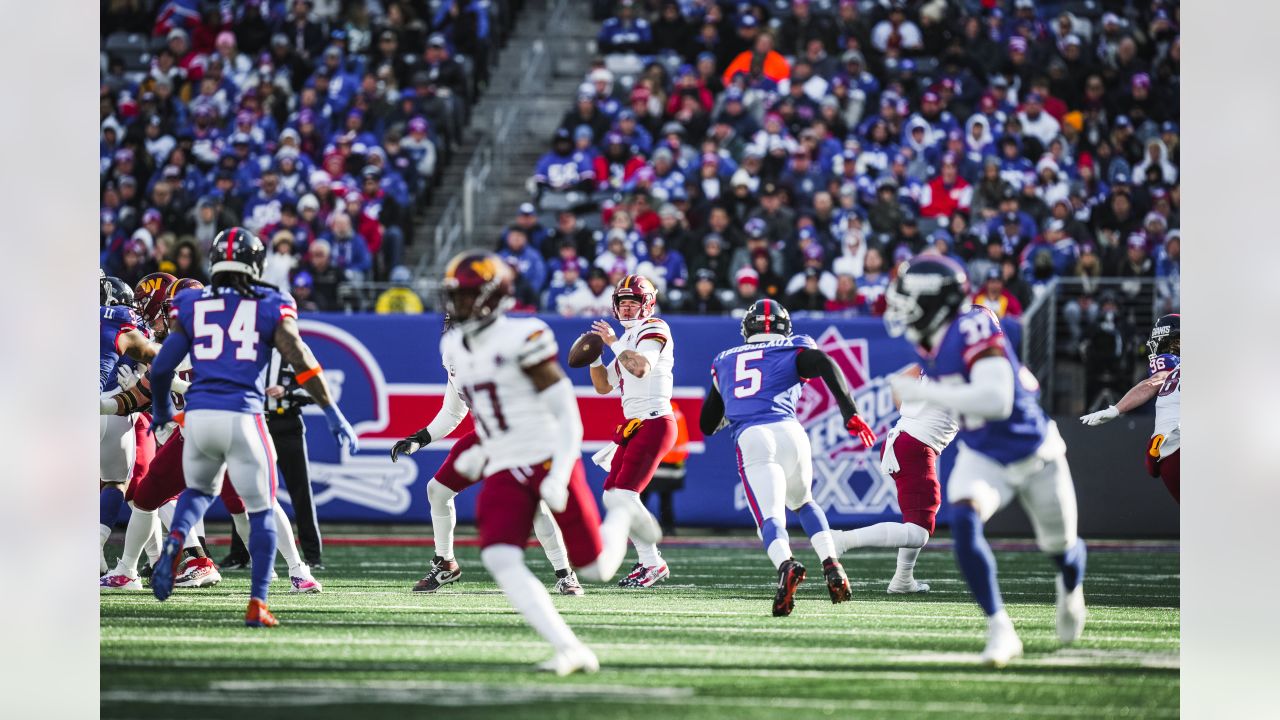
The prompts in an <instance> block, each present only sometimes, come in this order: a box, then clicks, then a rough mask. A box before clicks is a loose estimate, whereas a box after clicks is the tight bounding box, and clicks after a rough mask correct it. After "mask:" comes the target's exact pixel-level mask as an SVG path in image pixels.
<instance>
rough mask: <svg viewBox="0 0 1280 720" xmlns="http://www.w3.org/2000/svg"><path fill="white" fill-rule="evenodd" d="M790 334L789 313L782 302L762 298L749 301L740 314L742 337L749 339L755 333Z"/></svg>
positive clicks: (784, 335)
mask: <svg viewBox="0 0 1280 720" xmlns="http://www.w3.org/2000/svg"><path fill="white" fill-rule="evenodd" d="M761 334H764V335H781V336H783V337H789V336H790V335H791V313H789V312H787V309H786V308H785V307H783V306H782V303H780V302H778V301H777V300H772V299H770V298H763V299H760V300H757V301H755V302H753V303H751V307H749V308H747V314H746V315H743V316H742V339H743V340H748V341H749V340H751V338H752V336H755V335H761Z"/></svg>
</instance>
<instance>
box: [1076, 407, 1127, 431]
mask: <svg viewBox="0 0 1280 720" xmlns="http://www.w3.org/2000/svg"><path fill="white" fill-rule="evenodd" d="M1118 417H1120V411H1119V410H1117V409H1116V406H1115V405H1111V406H1109V407H1108V408H1107V409H1105V410H1099V411H1098V412H1092V413H1089V414H1088V415H1081V416H1080V422H1082V423H1084V424H1085V425H1088V426H1089V427H1097V426H1099V425H1106V424H1107V423H1109V422H1111V421H1112V420H1115V419H1116V418H1118Z"/></svg>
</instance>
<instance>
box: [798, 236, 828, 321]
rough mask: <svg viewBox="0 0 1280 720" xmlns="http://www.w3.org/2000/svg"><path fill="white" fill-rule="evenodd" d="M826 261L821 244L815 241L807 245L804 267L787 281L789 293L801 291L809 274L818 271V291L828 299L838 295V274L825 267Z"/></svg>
mask: <svg viewBox="0 0 1280 720" xmlns="http://www.w3.org/2000/svg"><path fill="white" fill-rule="evenodd" d="M825 262H826V261H825V253H824V252H823V250H822V246H821V245H819V244H818V243H813V244H811V245H809V246H807V247H806V248H805V249H804V267H803V269H801V271H800V272H798V273H796V274H795V275H794V276H792V278H791V279H790V280H789V281H787V288H786V293H787V295H792V294H794V293H797V292H801V291H802V290H803V289H804V287H805V286H806V284H807V282H808V278H809V275H810V274H811V273H814V272H816V273H817V278H818V285H817V288H818V292H819V293H821V294H822V296H823V298H825V299H826V300H830V299H831V298H834V297H835V296H836V276H835V275H832V274H831V273H830V272H829V271H827V270H825V269H823V266H824V264H825ZM824 305H825V303H824ZM819 309H821V308H819Z"/></svg>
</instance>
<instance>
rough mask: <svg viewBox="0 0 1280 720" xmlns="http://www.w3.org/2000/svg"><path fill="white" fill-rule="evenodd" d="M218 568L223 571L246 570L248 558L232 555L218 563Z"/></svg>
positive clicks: (236, 554)
mask: <svg viewBox="0 0 1280 720" xmlns="http://www.w3.org/2000/svg"><path fill="white" fill-rule="evenodd" d="M218 567H220V568H222V569H223V570H224V571H231V570H248V569H249V558H248V556H246V555H240V554H238V553H232V554H230V555H228V556H226V557H224V558H222V562H220V563H218Z"/></svg>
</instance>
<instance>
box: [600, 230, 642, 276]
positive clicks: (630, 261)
mask: <svg viewBox="0 0 1280 720" xmlns="http://www.w3.org/2000/svg"><path fill="white" fill-rule="evenodd" d="M629 239H630V238H628V237H627V231H626V230H623V229H622V228H613V229H611V230H610V231H609V232H608V234H607V235H606V236H605V248H604V252H602V253H600V254H599V255H598V256H597V257H596V260H595V262H594V263H593V265H594V266H595V267H598V268H600V269H601V270H604V271H605V272H606V273H608V272H613V268H614V266H616V265H621V266H622V267H623V268H624V269H625V272H626V273H627V274H630V273H632V272H634V271H635V269H636V264H637V262H638V261H637V260H636V256H635V255H634V254H632V253H631V250H630V248H629V245H630V242H629Z"/></svg>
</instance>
